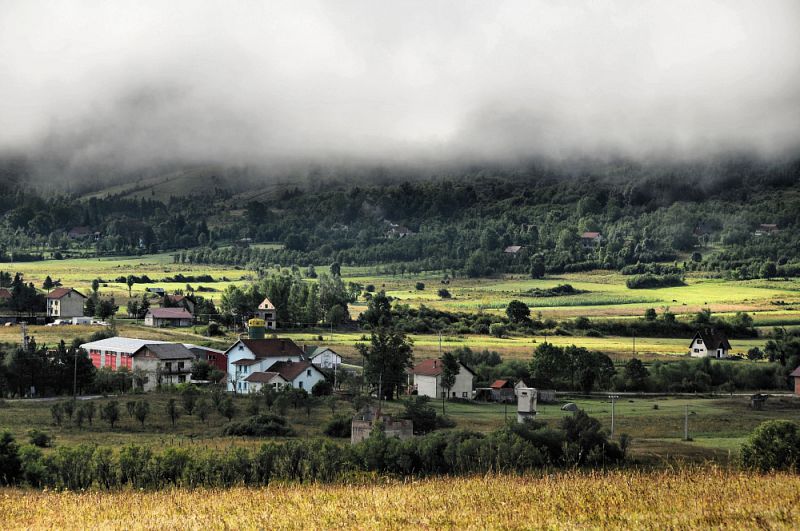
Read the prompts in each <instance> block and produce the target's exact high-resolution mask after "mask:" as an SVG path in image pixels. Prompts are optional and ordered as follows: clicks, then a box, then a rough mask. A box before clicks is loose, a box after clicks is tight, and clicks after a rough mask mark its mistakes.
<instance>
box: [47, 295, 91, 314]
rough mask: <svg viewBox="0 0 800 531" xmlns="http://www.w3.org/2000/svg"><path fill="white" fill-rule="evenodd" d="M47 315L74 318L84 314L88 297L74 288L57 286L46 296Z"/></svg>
mask: <svg viewBox="0 0 800 531" xmlns="http://www.w3.org/2000/svg"><path fill="white" fill-rule="evenodd" d="M45 300H46V301H47V317H55V318H57V319H72V318H73V317H82V316H83V304H84V302H85V301H86V297H85V296H84V295H83V294H81V293H79V292H77V291H75V290H74V289H72V288H56V289H54V290H53V291H51V292H50V293H48V294H47V297H45Z"/></svg>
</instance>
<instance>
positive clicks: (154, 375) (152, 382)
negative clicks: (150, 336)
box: [131, 343, 195, 391]
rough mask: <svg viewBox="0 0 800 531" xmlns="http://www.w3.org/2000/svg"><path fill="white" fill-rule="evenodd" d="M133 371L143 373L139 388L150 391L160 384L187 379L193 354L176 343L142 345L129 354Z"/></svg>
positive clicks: (173, 383) (186, 380)
mask: <svg viewBox="0 0 800 531" xmlns="http://www.w3.org/2000/svg"><path fill="white" fill-rule="evenodd" d="M131 358H132V359H133V370H134V372H140V373H141V374H143V375H144V380H143V381H142V385H141V388H142V389H143V390H144V391H151V390H153V389H156V388H158V387H160V386H162V385H176V384H180V383H186V382H188V381H189V379H190V376H191V373H192V366H193V365H194V360H195V354H194V353H193V352H192V351H191V350H189V349H188V348H186V347H185V346H183V345H181V344H178V343H158V344H152V343H151V344H147V345H143V346H142V347H141V348H139V349H138V350H137V351H136V352H134V353H133V355H132V356H131Z"/></svg>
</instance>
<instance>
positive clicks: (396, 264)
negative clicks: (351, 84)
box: [0, 159, 800, 278]
mask: <svg viewBox="0 0 800 531" xmlns="http://www.w3.org/2000/svg"><path fill="white" fill-rule="evenodd" d="M326 179H327V180H325V182H319V181H316V180H315V178H314V175H310V176H307V179H306V180H305V181H301V182H299V183H298V184H296V185H291V186H288V185H287V186H281V187H276V186H275V185H274V183H269V184H268V185H267V184H265V185H263V186H264V188H265V190H269V191H268V192H265V193H258V192H259V190H258V187H259V185H252V186H253V188H254V190H253V191H252V192H251V193H241V192H240V191H239V190H237V191H234V190H232V189H229V188H226V187H224V182H225V181H224V180H220V181H219V182H220V183H223V184H221V187H219V188H215V189H207V190H198V189H191V190H187V193H184V194H176V195H170V196H169V197H164V196H161V195H159V194H156V193H155V190H156V189H158V187H157V185H154V186H155V188H153V190H152V191H150V192H149V193H148V189H146V188H144V189H142V190H139V189H138V188H137V196H130V195H129V192H130V190H129V189H127V190H126V193H124V194H123V193H120V194H117V195H115V194H113V193H108V194H102V193H100V194H94V195H93V196H92V197H90V198H85V197H84V198H81V197H78V196H72V195H69V194H57V195H47V194H44V193H42V191H41V189H39V191H36V190H34V189H30V188H26V187H25V186H24V185H23V184H21V183H24V182H25V180H24V171H23V170H22V169H20V168H19V167H8V166H6V167H4V168H3V184H2V185H1V186H0V215H2V230H1V231H0V246H2V248H1V249H0V250H1V251H2V254H3V256H4V257H6V259H10V258H12V254H13V255H14V256H13V258H14V259H16V260H25V259H37V258H39V257H40V256H43V257H50V256H56V257H58V256H65V255H69V254H70V253H75V252H78V251H80V250H81V249H82V252H84V253H101V254H135V253H145V252H155V251H170V252H171V251H176V255H177V257H176V258H177V259H178V260H181V261H192V262H200V263H204V262H208V263H212V262H217V263H235V264H241V265H245V264H250V265H255V266H261V265H272V264H276V263H278V264H281V265H285V266H286V265H295V264H296V265H299V266H306V265H310V264H324V263H331V262H334V261H336V262H339V263H343V264H354V265H355V264H358V265H367V264H370V265H374V264H386V265H387V267H393V268H399V270H400V271H409V272H414V271H419V270H434V269H435V270H440V269H444V270H447V271H449V272H451V274H454V275H461V274H463V275H468V276H486V275H492V274H497V273H502V272H517V273H530V274H532V275H533V276H537V275H541V274H543V273H544V272H562V271H577V270H584V269H595V268H606V269H622V270H623V272H627V273H632V274H654V275H670V274H678V275H679V274H680V271H685V270H687V269H688V270H691V269H700V270H707V271H712V272H722V273H724V274H726V275H729V276H734V277H736V278H752V277H758V276H776V275H783V276H790V275H791V276H795V275H797V274H799V273H800V251H799V249H800V238H799V237H798V231H797V228H798V225H800V161H797V160H791V161H788V162H787V161H784V162H781V163H765V162H761V161H755V160H751V159H737V160H732V161H727V162H725V163H714V164H694V165H690V164H685V165H680V166H678V165H674V164H673V165H669V166H659V165H654V164H650V165H642V164H636V163H632V162H611V163H604V164H598V163H596V162H593V163H591V164H589V163H586V164H573V165H570V166H567V165H564V164H559V165H552V164H550V165H548V164H537V165H531V166H530V167H527V168H522V169H513V170H512V169H502V168H478V169H469V170H462V171H458V172H456V171H454V170H450V171H447V172H442V173H440V174H433V175H431V174H426V175H425V176H424V178H422V177H419V178H414V179H412V178H409V176H408V173H407V172H404V173H403V174H402V175H399V174H397V175H395V174H392V172H389V171H386V172H376V174H375V175H370V176H365V175H364V174H363V173H361V174H359V175H358V176H356V177H353V178H352V179H349V180H348V179H346V178H345V176H341V175H335V176H332V177H331V176H328V177H327V178H326ZM146 182H150V183H152V182H153V180H152V179H150V180H148V181H146ZM110 190H113V189H110ZM189 192H191V193H189ZM762 225H767V227H762ZM76 228H79V229H80V231H78V232H82V233H83V234H76V233H75V230H74V229H76ZM70 231H73V234H72V237H70V236H69V233H70ZM585 232H597V233H600V239H599V240H598V241H595V242H591V241H588V240H586V239H583V240H582V239H581V235H582V234H583V233H585ZM273 242H276V243H280V244H283V245H282V246H269V247H265V246H258V245H253V244H257V243H273ZM509 246H521V247H522V248H521V249H519V250H518V251H517V252H515V253H511V252H504V250H505V249H506V248H507V247H509ZM652 262H674V263H675V266H677V267H676V268H674V269H671V268H667V269H664V268H663V267H661V268H654V267H648V266H646V265H642V264H648V263H652ZM389 264H392V265H389ZM636 264H639V265H638V266H637V265H636ZM679 270H680V271H679Z"/></svg>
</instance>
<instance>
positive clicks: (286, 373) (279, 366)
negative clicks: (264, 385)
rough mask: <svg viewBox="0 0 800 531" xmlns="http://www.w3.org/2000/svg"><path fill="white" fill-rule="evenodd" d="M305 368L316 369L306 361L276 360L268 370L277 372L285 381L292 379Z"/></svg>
mask: <svg viewBox="0 0 800 531" xmlns="http://www.w3.org/2000/svg"><path fill="white" fill-rule="evenodd" d="M306 369H313V370H315V371H316V370H318V369H317V368H316V367H314V366H313V365H311V364H310V363H309V362H307V361H277V362H275V363H273V364H272V366H271V367H270V368H269V370H270V372H277V373H278V374H280V375H281V376H282V377H283V378H284V379H285V380H286V381H287V382H291V381H294V379H295V378H297V377H298V376H300V375H301V374H302V373H303V371H305V370H306Z"/></svg>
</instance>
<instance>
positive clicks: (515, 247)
mask: <svg viewBox="0 0 800 531" xmlns="http://www.w3.org/2000/svg"><path fill="white" fill-rule="evenodd" d="M523 249H524V247H523V246H521V245H509V246H508V247H506V248H505V249H503V252H504V253H505V254H517V253H519V252H520V251H521V250H523Z"/></svg>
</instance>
